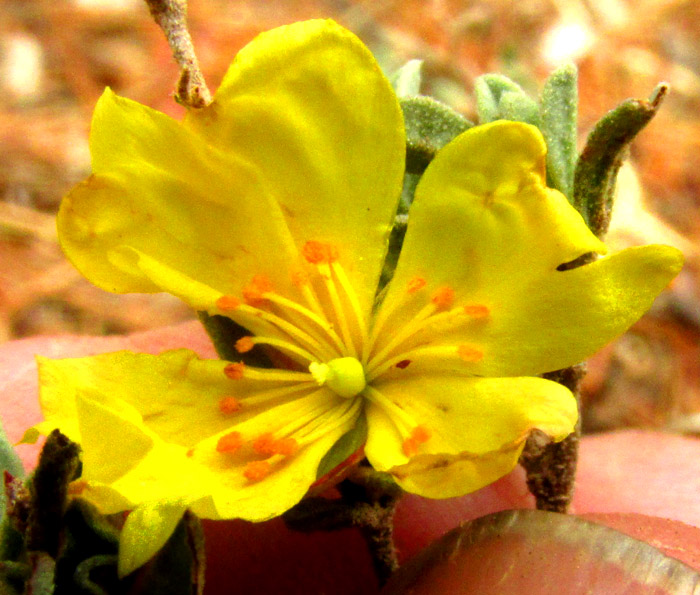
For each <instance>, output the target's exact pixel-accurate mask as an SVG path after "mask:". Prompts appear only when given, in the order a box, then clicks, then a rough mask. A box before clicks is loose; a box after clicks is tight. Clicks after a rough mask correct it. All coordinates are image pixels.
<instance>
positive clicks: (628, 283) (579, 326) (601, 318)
mask: <svg viewBox="0 0 700 595" xmlns="http://www.w3.org/2000/svg"><path fill="white" fill-rule="evenodd" d="M682 264H683V256H682V254H681V252H680V251H678V250H676V249H675V248H671V247H670V246H660V245H649V246H640V247H636V248H628V249H626V250H623V251H621V252H618V253H616V254H613V255H611V256H608V257H604V258H602V259H600V260H598V261H596V262H593V263H591V264H587V265H584V266H582V267H578V268H575V269H571V270H566V271H557V270H553V271H549V272H547V273H545V274H542V275H540V276H537V277H534V278H532V279H531V280H529V282H527V283H525V282H523V283H521V284H517V285H514V286H513V287H510V286H508V287H503V288H501V289H500V290H499V291H494V292H493V293H492V295H491V296H489V298H488V299H484V300H481V301H482V303H487V304H488V307H489V314H488V316H486V317H484V318H482V319H471V318H470V317H469V316H468V315H458V316H457V317H456V318H455V319H454V321H453V326H452V327H448V328H446V327H442V328H434V329H430V330H427V331H426V332H424V333H421V334H420V336H419V337H417V338H416V340H417V341H421V342H423V344H426V343H428V344H430V345H442V346H451V347H443V350H442V352H441V353H440V355H439V356H437V357H436V356H435V354H434V353H431V349H430V348H427V349H425V348H423V349H421V348H420V347H419V348H418V349H416V350H415V351H414V352H413V355H411V368H412V372H413V373H414V374H417V373H419V372H420V371H423V372H425V373H428V374H430V373H439V372H442V373H449V372H450V371H453V372H456V373H468V374H473V375H475V376H528V375H535V374H540V373H544V372H551V371H553V370H559V369H561V368H565V367H567V366H570V365H573V364H575V363H578V362H580V361H582V360H584V359H585V358H586V357H588V356H590V355H591V354H593V353H595V352H596V351H597V350H598V349H600V348H601V347H603V346H604V345H605V344H606V343H609V342H610V341H612V340H613V339H614V338H615V337H617V336H619V335H621V334H622V333H623V332H625V331H626V330H627V329H628V328H629V327H630V326H631V325H632V324H634V322H636V321H637V320H638V319H639V318H640V317H641V316H642V315H643V314H644V313H645V312H646V311H647V310H648V309H649V308H650V307H651V305H652V303H653V301H654V299H655V298H656V296H657V295H658V294H659V293H661V291H662V290H663V289H664V288H665V287H666V286H667V285H668V284H669V282H670V281H671V280H672V279H673V278H674V277H675V276H676V275H677V274H678V272H679V271H680V269H681V266H682ZM460 349H467V350H474V352H475V353H478V357H476V358H473V359H472V360H471V361H464V359H463V358H461V357H460ZM432 351H433V352H434V351H435V350H432ZM438 351H439V350H438ZM466 359H467V360H470V358H468V357H467V358H466ZM401 372H402V371H401V370H392V371H391V373H390V374H391V375H392V376H394V377H398V376H400V375H401Z"/></svg>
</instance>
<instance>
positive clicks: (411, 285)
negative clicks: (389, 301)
mask: <svg viewBox="0 0 700 595" xmlns="http://www.w3.org/2000/svg"><path fill="white" fill-rule="evenodd" d="M424 287H425V279H423V277H413V279H411V280H410V281H409V282H408V285H407V287H406V291H407V292H408V293H416V291H418V290H420V289H423V288H424Z"/></svg>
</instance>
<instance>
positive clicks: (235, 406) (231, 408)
mask: <svg viewBox="0 0 700 595" xmlns="http://www.w3.org/2000/svg"><path fill="white" fill-rule="evenodd" d="M241 407H242V405H241V403H240V401H239V400H238V399H237V398H236V397H224V398H223V399H221V400H220V401H219V411H221V413H226V414H229V413H236V411H240V409H241Z"/></svg>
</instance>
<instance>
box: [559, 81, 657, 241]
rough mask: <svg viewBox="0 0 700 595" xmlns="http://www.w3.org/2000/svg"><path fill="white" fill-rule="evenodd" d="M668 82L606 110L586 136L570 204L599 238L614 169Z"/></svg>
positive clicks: (605, 226)
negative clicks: (645, 96) (646, 97)
mask: <svg viewBox="0 0 700 595" xmlns="http://www.w3.org/2000/svg"><path fill="white" fill-rule="evenodd" d="M667 91H668V86H667V85H666V84H663V83H662V84H660V85H659V86H658V87H657V88H656V89H655V90H654V93H653V94H652V96H651V98H650V99H649V100H645V99H628V100H626V101H624V102H623V103H621V104H620V105H619V106H617V107H616V108H615V109H614V110H612V111H610V112H608V113H607V114H606V115H605V116H604V117H603V118H602V119H601V120H600V121H599V122H598V123H597V124H596V125H595V128H594V129H593V131H592V132H591V133H590V135H589V136H588V139H587V140H586V146H585V147H584V149H583V152H582V153H581V155H580V157H579V159H578V162H577V163H576V170H575V173H574V201H573V204H574V207H576V209H578V211H579V212H580V213H581V215H583V218H584V219H585V220H586V223H587V224H588V227H589V228H590V229H591V231H592V232H593V233H594V234H595V235H596V236H598V237H599V238H602V237H603V236H604V235H605V233H606V232H607V230H608V226H609V225H610V216H611V213H612V207H613V200H614V194H615V182H616V179H617V172H618V171H619V169H620V166H621V165H622V160H623V158H624V156H625V152H626V150H627V148H628V146H629V144H630V143H631V142H632V140H633V139H634V137H635V136H637V134H638V133H639V131H640V130H641V129H642V128H644V127H645V126H646V125H647V124H648V123H649V121H650V120H651V119H652V118H653V117H654V115H655V114H656V112H657V111H658V109H659V106H660V105H661V101H662V100H663V98H664V96H665V95H666V92H667Z"/></svg>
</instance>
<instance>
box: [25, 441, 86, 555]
mask: <svg viewBox="0 0 700 595" xmlns="http://www.w3.org/2000/svg"><path fill="white" fill-rule="evenodd" d="M79 453H80V447H79V446H78V444H76V443H75V442H72V441H71V440H69V439H68V438H67V437H66V436H64V435H63V434H61V432H60V431H58V430H54V431H53V432H51V433H50V434H49V435H48V437H47V438H46V444H44V448H43V449H42V451H41V454H40V455H39V464H38V465H37V468H36V470H35V471H34V473H33V474H32V476H31V479H30V481H29V484H28V486H29V493H30V511H29V519H28V526H27V548H28V549H29V550H31V551H41V552H46V553H48V554H49V555H50V556H51V557H53V558H55V557H56V555H57V553H58V548H59V543H60V534H61V530H62V528H63V515H64V514H65V512H66V508H67V501H68V484H70V482H71V481H73V480H74V479H76V478H77V477H78V476H79V473H80V459H79Z"/></svg>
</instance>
